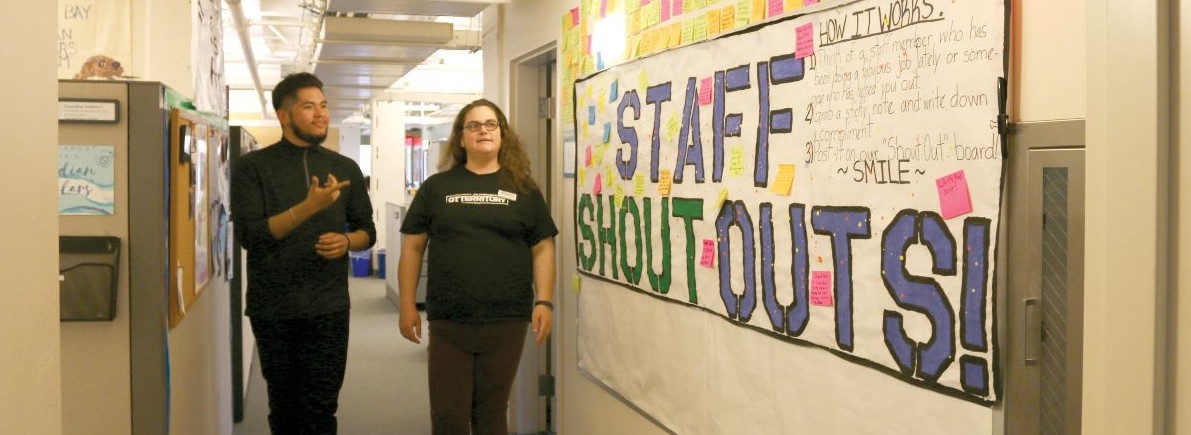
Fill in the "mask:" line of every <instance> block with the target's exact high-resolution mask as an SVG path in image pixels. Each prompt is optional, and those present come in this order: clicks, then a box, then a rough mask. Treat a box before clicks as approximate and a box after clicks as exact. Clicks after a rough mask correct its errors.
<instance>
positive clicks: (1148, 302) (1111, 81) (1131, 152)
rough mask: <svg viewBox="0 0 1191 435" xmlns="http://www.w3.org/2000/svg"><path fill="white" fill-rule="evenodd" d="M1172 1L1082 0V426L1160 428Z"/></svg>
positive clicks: (1164, 381)
mask: <svg viewBox="0 0 1191 435" xmlns="http://www.w3.org/2000/svg"><path fill="white" fill-rule="evenodd" d="M1172 3H1175V2H1168V1H1165V0H1137V1H1131V2H1127V3H1126V2H1117V1H1112V0H1088V2H1087V5H1088V14H1087V19H1088V35H1089V38H1088V54H1089V56H1088V65H1087V68H1088V69H1087V70H1088V86H1087V95H1088V110H1087V112H1088V115H1087V118H1088V120H1087V142H1088V144H1087V160H1086V161H1087V172H1086V173H1087V187H1086V189H1087V191H1086V198H1087V212H1086V216H1087V222H1086V229H1087V231H1086V234H1088V237H1087V239H1086V253H1085V268H1086V269H1085V272H1084V283H1085V289H1084V295H1085V296H1084V301H1085V310H1084V376H1083V391H1084V400H1083V429H1084V433H1087V434H1121V433H1167V432H1165V430H1164V424H1165V418H1166V413H1167V410H1166V403H1165V397H1164V396H1165V393H1166V387H1167V385H1168V383H1169V379H1168V377H1167V373H1166V371H1165V369H1166V367H1165V366H1166V364H1167V360H1166V357H1167V355H1166V352H1167V349H1168V348H1169V346H1170V344H1171V343H1168V341H1167V337H1166V332H1167V325H1166V321H1167V319H1166V315H1167V307H1168V305H1167V304H1168V300H1167V298H1168V297H1173V296H1174V294H1173V293H1171V292H1169V288H1168V287H1167V284H1168V282H1167V281H1166V278H1167V277H1168V270H1167V269H1166V267H1167V261H1168V260H1169V258H1170V257H1168V255H1169V254H1170V253H1171V252H1173V251H1175V250H1177V249H1179V246H1178V243H1177V242H1176V243H1173V244H1172V243H1170V240H1169V239H1168V237H1169V236H1170V233H1169V232H1168V229H1169V227H1168V225H1169V224H1170V223H1171V221H1170V220H1169V215H1168V213H1169V210H1168V206H1169V203H1170V197H1169V196H1168V195H1169V189H1170V188H1171V187H1172V185H1173V184H1174V181H1175V180H1174V179H1173V178H1171V177H1172V176H1173V175H1174V174H1171V173H1169V169H1170V163H1169V162H1170V142H1169V141H1170V134H1171V123H1170V119H1169V116H1170V106H1169V104H1168V101H1167V98H1168V97H1169V95H1170V93H1171V91H1172V89H1171V88H1170V86H1169V83H1168V82H1167V79H1168V74H1169V67H1170V65H1169V64H1168V62H1170V61H1171V55H1170V52H1169V51H1167V49H1168V46H1167V44H1168V41H1169V36H1170V35H1169V34H1168V29H1163V28H1162V27H1163V26H1161V25H1159V24H1160V23H1164V22H1167V21H1168V19H1169V16H1170V12H1171V10H1170V9H1169V6H1168V4H1172ZM1184 3H1186V2H1184ZM1185 30H1186V29H1184V31H1185ZM1184 54H1185V53H1184ZM1184 85H1185V83H1184ZM1184 196H1186V195H1184ZM1183 221H1186V219H1185V218H1184V219H1183ZM1183 430H1184V431H1186V430H1191V428H1183Z"/></svg>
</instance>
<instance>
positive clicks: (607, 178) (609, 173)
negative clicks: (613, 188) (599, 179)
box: [604, 166, 620, 186]
mask: <svg viewBox="0 0 1191 435" xmlns="http://www.w3.org/2000/svg"><path fill="white" fill-rule="evenodd" d="M604 172H606V173H607V174H605V175H604V180H605V181H604V184H612V180H616V179H617V177H616V172H615V171H613V170H612V167H611V166H605V167H604ZM619 185H620V183H619V182H617V186H619Z"/></svg>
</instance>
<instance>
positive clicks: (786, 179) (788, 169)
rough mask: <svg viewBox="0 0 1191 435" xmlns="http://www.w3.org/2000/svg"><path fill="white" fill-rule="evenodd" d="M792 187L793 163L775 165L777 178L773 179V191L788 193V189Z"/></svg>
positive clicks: (786, 194)
mask: <svg viewBox="0 0 1191 435" xmlns="http://www.w3.org/2000/svg"><path fill="white" fill-rule="evenodd" d="M792 187H794V165H790V164H780V165H778V166H777V179H775V180H773V187H772V188H771V189H772V190H773V193H776V194H778V195H785V196H789V195H790V189H791V188H792Z"/></svg>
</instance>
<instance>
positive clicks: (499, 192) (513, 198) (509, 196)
mask: <svg viewBox="0 0 1191 435" xmlns="http://www.w3.org/2000/svg"><path fill="white" fill-rule="evenodd" d="M496 196H499V197H501V198H504V199H507V200H509V201H516V200H517V194H516V193H513V192H505V191H503V190H497V191H496Z"/></svg>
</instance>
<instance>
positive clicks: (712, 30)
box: [707, 9, 720, 35]
mask: <svg viewBox="0 0 1191 435" xmlns="http://www.w3.org/2000/svg"><path fill="white" fill-rule="evenodd" d="M707 34H708V35H718V34H720V10H719V9H713V10H710V11H707Z"/></svg>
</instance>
